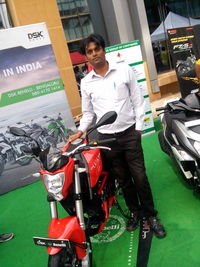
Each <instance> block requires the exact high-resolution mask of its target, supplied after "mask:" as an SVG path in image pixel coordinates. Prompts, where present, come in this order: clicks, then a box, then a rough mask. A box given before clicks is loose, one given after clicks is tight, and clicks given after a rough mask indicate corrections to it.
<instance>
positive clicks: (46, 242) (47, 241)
mask: <svg viewBox="0 0 200 267" xmlns="http://www.w3.org/2000/svg"><path fill="white" fill-rule="evenodd" d="M33 240H34V243H35V245H38V246H44V247H55V248H66V247H68V248H70V247H71V244H70V241H69V240H67V239H54V238H43V237H33Z"/></svg>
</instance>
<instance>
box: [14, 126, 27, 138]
mask: <svg viewBox="0 0 200 267" xmlns="http://www.w3.org/2000/svg"><path fill="white" fill-rule="evenodd" d="M10 132H11V134H13V135H16V136H26V132H25V131H24V130H23V129H21V128H18V127H10Z"/></svg>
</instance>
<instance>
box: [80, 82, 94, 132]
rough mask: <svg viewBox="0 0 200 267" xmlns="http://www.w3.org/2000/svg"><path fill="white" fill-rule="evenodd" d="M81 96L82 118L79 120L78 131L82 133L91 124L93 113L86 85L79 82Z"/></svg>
mask: <svg viewBox="0 0 200 267" xmlns="http://www.w3.org/2000/svg"><path fill="white" fill-rule="evenodd" d="M81 95H82V113H83V116H82V118H81V120H80V126H79V127H78V130H80V131H82V132H83V133H84V132H85V131H86V130H87V129H88V126H89V125H90V124H91V122H92V120H93V118H94V116H95V114H94V111H93V106H92V102H91V97H90V95H89V94H88V93H87V90H86V85H85V83H84V82H83V80H81Z"/></svg>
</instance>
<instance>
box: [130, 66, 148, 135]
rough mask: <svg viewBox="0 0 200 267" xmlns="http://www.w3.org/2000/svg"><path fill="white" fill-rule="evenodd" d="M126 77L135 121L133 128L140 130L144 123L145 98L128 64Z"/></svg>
mask: <svg viewBox="0 0 200 267" xmlns="http://www.w3.org/2000/svg"><path fill="white" fill-rule="evenodd" d="M128 78H129V82H128V86H129V90H130V98H131V102H132V105H133V109H134V112H135V121H136V125H135V129H136V130H138V131H141V130H142V127H143V123H144V115H145V100H144V97H143V95H142V92H141V90H140V88H139V85H138V82H137V79H136V77H135V74H134V72H133V70H132V69H131V67H129V66H128Z"/></svg>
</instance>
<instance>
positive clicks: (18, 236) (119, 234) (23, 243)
mask: <svg viewBox="0 0 200 267" xmlns="http://www.w3.org/2000/svg"><path fill="white" fill-rule="evenodd" d="M143 147H144V153H145V160H146V168H147V174H148V177H149V181H150V184H151V187H152V191H153V196H154V201H155V205H156V208H157V209H158V211H159V214H158V215H159V218H160V219H161V222H162V223H163V224H164V225H165V227H166V230H167V237H166V238H165V239H161V240H159V239H157V238H156V237H153V241H152V247H151V251H150V256H149V264H148V267H199V266H200V260H199V250H200V245H199V240H200V230H199V229H200V223H199V222H200V199H199V198H197V197H196V196H195V195H194V194H193V191H192V189H191V188H189V187H188V186H187V185H186V184H185V183H184V182H183V181H182V179H181V175H180V173H179V172H178V170H177V169H176V167H175V166H174V163H173V161H172V160H171V159H170V158H169V157H168V156H167V155H165V154H164V153H163V152H162V151H161V150H160V147H159V144H158V140H157V134H156V133H155V134H152V135H149V136H146V137H144V138H143ZM120 201H121V202H123V200H122V199H121V198H120ZM0 206H1V216H0V233H6V232H14V233H15V238H14V239H13V240H11V241H9V242H7V243H1V244H0V266H1V267H13V266H15V267H45V266H47V259H48V255H47V253H46V250H45V248H44V247H38V246H35V245H34V243H33V241H32V236H46V235H47V228H48V223H49V219H50V216H49V207H48V203H47V201H46V192H45V189H44V187H43V184H42V182H41V181H39V182H35V183H33V184H31V185H29V186H26V187H23V188H20V189H17V190H15V191H12V192H9V193H7V194H5V195H2V196H1V197H0ZM59 210H60V211H59V214H60V215H61V216H65V212H64V211H63V210H62V208H60V209H59ZM113 224H114V225H115V226H116V227H115V228H114V229H113V228H112V225H113ZM124 226H125V219H123V218H122V217H121V215H120V214H119V212H118V211H117V210H116V209H115V208H113V211H112V216H111V219H110V222H109V223H108V225H107V226H106V227H107V228H106V231H104V232H103V233H102V235H101V240H99V239H98V238H97V237H94V238H93V249H94V250H93V255H94V267H130V266H131V267H135V264H136V255H137V246H138V229H137V230H136V231H134V232H133V233H128V232H126V231H125V230H124ZM111 240H113V241H112V242H108V241H111Z"/></svg>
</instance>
